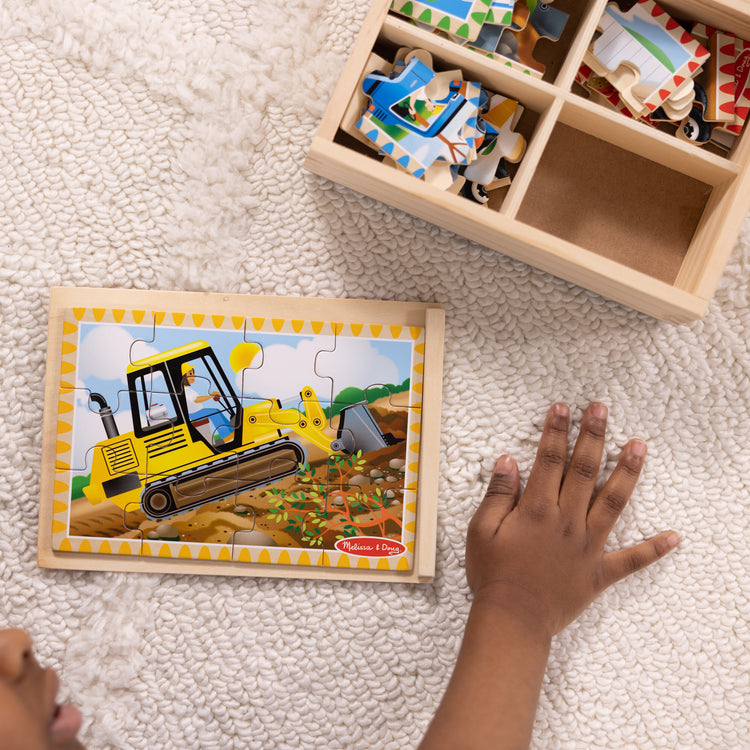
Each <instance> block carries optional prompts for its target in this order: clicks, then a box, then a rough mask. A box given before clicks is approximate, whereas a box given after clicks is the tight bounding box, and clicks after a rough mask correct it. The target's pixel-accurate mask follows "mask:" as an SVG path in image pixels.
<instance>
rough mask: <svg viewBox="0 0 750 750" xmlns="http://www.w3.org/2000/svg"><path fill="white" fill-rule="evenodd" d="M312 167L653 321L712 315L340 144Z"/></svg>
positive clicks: (685, 296) (640, 277)
mask: <svg viewBox="0 0 750 750" xmlns="http://www.w3.org/2000/svg"><path fill="white" fill-rule="evenodd" d="M306 167H307V168H308V169H310V170H311V171H312V172H315V173H316V174H319V175H321V176H323V177H326V178H328V179H330V180H333V181H334V182H338V183H339V184H341V185H345V186H346V187H349V188H352V189H353V190H356V191H358V192H360V193H363V194H365V195H369V196H370V197H372V198H375V199H377V200H380V201H382V202H383V203H387V204H388V205H390V206H393V207H394V208H398V209H400V210H402V211H405V212H407V213H409V214H412V215H414V216H416V217H418V218H420V219H425V220H426V221H429V222H431V223H433V224H437V225H438V226H441V227H443V228H445V229H448V230H450V231H452V232H455V233H456V234H459V235H461V236H463V237H466V238H468V239H469V240H473V241H474V242H478V243H479V244H481V245H484V246H485V247H488V248H491V249H493V250H497V251H499V252H501V253H504V254H505V255H509V256H511V257H513V258H516V259H518V260H521V261H523V262H525V263H529V264H530V265H532V266H535V267H536V268H539V269H541V270H543V271H547V272H549V273H551V274H553V275H555V276H558V277H560V278H562V279H565V280H566V281H570V282H572V283H574V284H577V285H578V286H583V287H585V288H587V289H589V290H591V291H593V292H596V293H597V294H601V295H603V296H605V297H608V298H609V299H612V300H615V301H616V302H620V303H621V304H624V305H627V306H628V307H632V308H634V309H635V310H639V311H640V312H644V313H646V314H648V315H651V316H653V317H656V318H660V319H663V320H669V321H670V322H686V321H689V320H694V319H696V318H699V317H700V316H701V315H702V314H703V312H704V310H705V306H706V304H707V301H706V300H705V299H701V298H699V297H696V296H695V295H692V294H689V293H687V292H685V291H683V290H681V289H676V288H674V287H673V286H671V285H669V284H666V283H664V282H662V281H658V280H657V279H654V278H652V277H650V276H648V275H646V274H644V273H641V272H639V271H635V270H633V269H631V268H628V267H627V266H624V265H622V264H620V263H616V262H615V261H612V260H609V259H608V258H604V257H603V256H600V255H598V254H597V253H594V252H591V251H589V250H585V249H583V248H580V247H578V246H576V245H574V244H572V243H569V242H566V241H564V240H561V239H559V238H557V237H553V236H552V235H549V234H547V233H545V232H542V231H541V230H537V229H535V228H533V227H531V226H530V225H528V224H523V223H521V222H519V221H516V220H514V219H511V218H509V217H506V216H503V215H501V214H499V213H498V212H496V211H493V210H491V209H489V208H488V207H487V206H479V205H477V204H473V203H471V202H470V201H467V200H465V199H462V198H457V197H456V196H453V195H449V194H447V193H445V192H444V191H442V190H439V189H437V188H434V187H432V186H431V185H427V184H425V183H423V182H420V181H419V180H415V179H414V177H412V176H411V175H409V174H401V173H399V172H396V171H395V170H393V169H391V168H390V167H388V166H386V165H384V164H381V163H380V162H378V161H376V160H374V159H372V158H370V157H369V156H364V155H362V154H359V153H356V152H353V151H351V150H350V149H347V148H346V147H344V146H340V145H339V144H336V143H330V142H328V141H324V140H322V139H315V140H314V141H313V144H312V147H311V148H310V151H309V152H308V158H307V162H306Z"/></svg>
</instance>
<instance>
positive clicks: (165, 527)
mask: <svg viewBox="0 0 750 750" xmlns="http://www.w3.org/2000/svg"><path fill="white" fill-rule="evenodd" d="M154 531H155V532H156V535H157V536H156V538H157V539H169V540H170V541H175V542H176V541H178V540H179V538H180V532H179V531H178V530H177V529H176V528H175V527H174V526H172V525H171V524H168V523H160V524H159V525H158V526H157V527H156V529H154Z"/></svg>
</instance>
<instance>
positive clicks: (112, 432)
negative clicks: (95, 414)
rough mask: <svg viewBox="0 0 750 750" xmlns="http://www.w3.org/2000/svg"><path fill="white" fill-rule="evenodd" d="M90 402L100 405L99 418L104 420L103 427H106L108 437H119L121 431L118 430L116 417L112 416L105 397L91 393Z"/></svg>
mask: <svg viewBox="0 0 750 750" xmlns="http://www.w3.org/2000/svg"><path fill="white" fill-rule="evenodd" d="M89 401H93V402H94V403H95V404H99V417H100V418H101V420H102V425H104V432H106V433H107V437H108V438H113V437H118V436H119V434H120V431H119V430H118V429H117V423H116V422H115V417H114V415H113V414H112V409H110V408H109V404H108V403H107V399H105V398H104V396H102V395H101V394H99V393H90V394H89ZM92 411H93V410H92Z"/></svg>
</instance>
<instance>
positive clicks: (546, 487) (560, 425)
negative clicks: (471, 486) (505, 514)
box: [521, 404, 570, 513]
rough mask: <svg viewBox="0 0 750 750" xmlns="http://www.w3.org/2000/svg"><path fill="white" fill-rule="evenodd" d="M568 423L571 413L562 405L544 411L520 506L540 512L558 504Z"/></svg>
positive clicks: (566, 445) (566, 446)
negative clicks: (544, 416) (535, 450)
mask: <svg viewBox="0 0 750 750" xmlns="http://www.w3.org/2000/svg"><path fill="white" fill-rule="evenodd" d="M569 421H570V410H569V409H568V407H567V406H566V405H565V404H554V405H553V406H552V408H551V409H550V410H549V411H548V412H547V418H546V419H545V421H544V429H543V430H542V437H541V438H540V439H539V447H538V448H537V452H536V458H535V459H534V465H533V466H532V468H531V473H530V474H529V481H528V482H527V483H526V491H525V492H524V495H523V499H522V500H521V507H524V506H525V507H527V509H528V510H531V511H533V512H535V513H543V512H544V511H545V509H546V507H547V506H549V505H551V504H552V503H554V504H557V499H558V497H559V495H560V484H561V482H562V478H563V472H564V471H565V456H566V453H567V449H568V423H569Z"/></svg>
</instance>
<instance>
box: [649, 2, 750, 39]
mask: <svg viewBox="0 0 750 750" xmlns="http://www.w3.org/2000/svg"><path fill="white" fill-rule="evenodd" d="M657 2H658V3H659V5H661V6H662V7H664V9H665V10H666V11H667V12H671V13H672V14H673V15H677V16H680V15H682V16H683V17H684V16H685V15H687V16H688V17H691V18H696V19H700V20H701V21H703V23H706V24H708V25H709V26H714V27H715V28H718V29H723V30H725V31H730V32H732V33H735V34H737V35H738V36H741V37H743V38H744V39H750V2H748V0H680V2H674V0H657Z"/></svg>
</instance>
